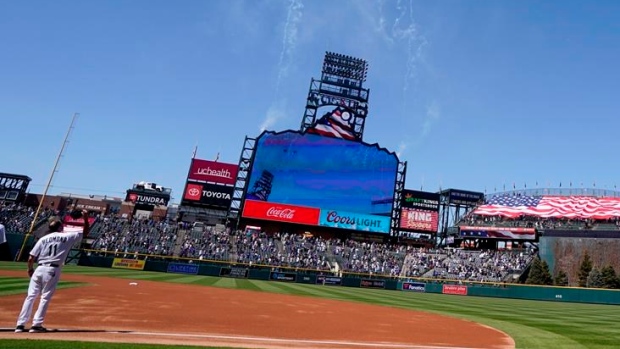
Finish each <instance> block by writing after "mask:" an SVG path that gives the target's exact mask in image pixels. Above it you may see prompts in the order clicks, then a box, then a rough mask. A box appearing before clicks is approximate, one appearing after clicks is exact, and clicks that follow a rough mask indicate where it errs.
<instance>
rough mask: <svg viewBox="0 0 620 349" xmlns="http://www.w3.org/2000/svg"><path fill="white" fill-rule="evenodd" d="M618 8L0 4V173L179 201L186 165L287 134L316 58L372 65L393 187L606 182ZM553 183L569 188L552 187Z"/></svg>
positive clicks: (373, 138) (39, 184) (553, 4)
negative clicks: (149, 185)
mask: <svg viewBox="0 0 620 349" xmlns="http://www.w3.org/2000/svg"><path fill="white" fill-rule="evenodd" d="M619 43H620V2H618V1H596V2H586V1H580V2H576V1H547V2H541V1H474V2H472V1H424V2H421V1H413V2H408V1H399V2H397V1H361V0H352V1H327V0H326V1H323V0H321V1H317V0H313V1H309V0H305V1H302V0H297V1H284V0H283V1H275V0H274V1H251V0H247V1H231V0H219V1H180V2H179V1H152V0H140V1H138V0H136V1H54V2H49V1H3V2H1V3H0V47H1V50H0V52H1V54H0V120H1V123H0V124H1V125H2V126H1V128H0V130H1V132H2V141H3V147H4V151H3V152H2V155H1V156H0V172H9V173H18V174H25V175H28V176H30V177H32V179H33V181H32V184H31V187H30V189H31V192H37V193H41V192H43V190H44V185H45V183H46V182H47V180H48V177H49V174H50V171H51V169H52V167H53V164H54V161H55V156H56V154H57V153H58V151H59V150H60V146H61V143H62V139H63V137H64V133H65V132H66V130H67V127H68V126H69V123H70V121H71V116H72V114H73V113H74V112H78V113H80V117H79V119H78V121H77V123H76V125H75V129H74V130H73V132H72V135H71V137H70V143H69V145H68V147H67V149H66V151H65V154H64V157H63V159H62V161H61V162H60V165H59V168H58V172H57V173H56V175H55V178H54V181H53V187H52V188H51V189H50V193H51V194H55V193H60V192H73V193H82V194H107V195H118V196H122V195H123V194H124V191H125V190H126V189H127V188H129V187H130V186H131V185H132V183H135V182H138V181H141V180H146V181H153V182H156V183H158V184H161V185H164V186H167V187H171V188H172V189H173V197H174V198H175V201H178V200H179V198H180V196H181V191H182V189H183V185H184V180H185V177H186V175H187V170H188V166H189V161H190V157H191V154H192V151H193V148H194V146H195V145H198V157H200V158H206V159H213V158H214V157H215V156H216V154H217V153H218V152H219V153H220V161H224V162H238V160H239V156H240V152H241V147H242V145H243V140H244V137H245V136H246V135H247V136H250V137H256V136H258V135H259V134H260V131H261V129H263V128H266V129H269V130H283V129H298V128H299V125H300V122H301V119H302V115H303V112H304V106H305V99H306V95H307V91H308V86H309V82H310V78H311V77H319V73H320V68H321V63H322V59H323V55H324V53H325V51H326V50H329V51H335V52H339V53H344V54H348V55H353V56H356V57H360V58H364V59H366V60H368V61H369V66H370V69H369V77H368V81H367V87H369V88H370V89H371V93H370V114H369V118H368V119H367V123H366V131H365V137H364V138H365V140H366V141H368V142H377V143H379V144H380V145H382V146H384V147H386V148H388V149H391V150H394V151H396V152H398V154H399V155H400V159H401V160H404V161H408V170H407V179H406V187H408V188H411V189H419V188H420V186H421V185H422V186H423V188H424V189H425V190H432V191H435V190H437V189H438V188H439V187H440V186H442V188H449V187H452V188H459V189H466V190H476V191H483V190H484V189H485V188H486V189H487V190H488V191H489V192H491V191H493V189H495V188H497V189H498V190H500V189H501V187H502V186H503V184H504V183H505V184H506V186H507V187H511V186H512V183H516V185H517V186H518V187H523V185H524V184H525V183H527V185H528V188H529V187H533V186H534V185H535V183H536V182H537V181H538V182H539V186H547V183H549V184H550V185H551V186H552V187H556V186H558V184H559V183H560V182H563V183H568V182H569V181H572V182H573V184H574V185H578V183H581V182H583V183H584V185H585V186H592V184H593V183H594V182H596V186H597V188H604V187H605V186H607V187H609V188H613V186H614V185H615V184H618V185H620V178H619V174H620V165H618V155H617V154H618V149H620V137H618V133H619V132H620V121H619V119H618V115H619V113H618V110H619V106H620V97H619V95H618V91H620V64H618V62H620V44H619ZM564 185H566V184H564Z"/></svg>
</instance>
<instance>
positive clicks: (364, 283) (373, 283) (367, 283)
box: [360, 279, 385, 288]
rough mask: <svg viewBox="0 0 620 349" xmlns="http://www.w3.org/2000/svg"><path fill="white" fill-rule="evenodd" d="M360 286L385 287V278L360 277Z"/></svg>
mask: <svg viewBox="0 0 620 349" xmlns="http://www.w3.org/2000/svg"><path fill="white" fill-rule="evenodd" d="M360 287H367V288H385V280H372V279H362V281H361V282H360Z"/></svg>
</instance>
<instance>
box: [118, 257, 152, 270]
mask: <svg viewBox="0 0 620 349" xmlns="http://www.w3.org/2000/svg"><path fill="white" fill-rule="evenodd" d="M145 264H146V262H145V261H143V260H139V259H127V258H114V261H113V262H112V268H119V269H133V270H144V265H145Z"/></svg>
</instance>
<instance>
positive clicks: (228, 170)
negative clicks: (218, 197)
mask: <svg viewBox="0 0 620 349" xmlns="http://www.w3.org/2000/svg"><path fill="white" fill-rule="evenodd" d="M238 169H239V167H238V165H237V164H227V163H224V162H216V161H208V160H201V159H192V164H191V166H190V168H189V176H188V177H187V179H189V180H194V181H203V182H214V183H220V184H235V181H236V180H237V171H238Z"/></svg>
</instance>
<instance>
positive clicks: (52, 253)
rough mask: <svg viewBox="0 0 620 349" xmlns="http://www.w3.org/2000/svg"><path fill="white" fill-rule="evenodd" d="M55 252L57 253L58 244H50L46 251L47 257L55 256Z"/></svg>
mask: <svg viewBox="0 0 620 349" xmlns="http://www.w3.org/2000/svg"><path fill="white" fill-rule="evenodd" d="M57 252H58V244H51V245H50V247H49V248H48V249H47V255H48V256H50V257H51V256H55V255H56V253H57Z"/></svg>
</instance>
